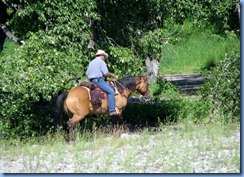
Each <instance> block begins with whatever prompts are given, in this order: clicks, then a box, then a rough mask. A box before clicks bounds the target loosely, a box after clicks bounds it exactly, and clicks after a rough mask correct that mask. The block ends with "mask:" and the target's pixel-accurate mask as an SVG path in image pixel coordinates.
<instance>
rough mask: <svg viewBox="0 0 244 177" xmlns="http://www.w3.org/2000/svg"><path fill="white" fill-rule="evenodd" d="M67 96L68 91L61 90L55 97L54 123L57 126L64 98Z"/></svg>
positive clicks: (60, 117)
mask: <svg viewBox="0 0 244 177" xmlns="http://www.w3.org/2000/svg"><path fill="white" fill-rule="evenodd" d="M67 96H68V92H63V93H61V94H60V95H59V96H58V98H57V102H56V110H55V124H56V125H57V126H61V120H62V115H63V114H62V113H63V108H64V101H65V100H66V98H67Z"/></svg>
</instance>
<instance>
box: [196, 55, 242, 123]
mask: <svg viewBox="0 0 244 177" xmlns="http://www.w3.org/2000/svg"><path fill="white" fill-rule="evenodd" d="M240 62H241V59H240V51H233V53H230V54H228V55H226V56H225V58H224V59H223V60H221V62H220V63H219V64H218V65H217V66H216V67H214V68H212V69H211V70H210V71H207V72H205V73H204V75H205V78H206V83H205V85H204V86H203V87H202V88H201V90H200V92H201V96H202V98H201V99H202V100H203V101H204V102H205V103H207V104H208V105H209V106H210V107H211V108H212V114H214V115H222V116H223V115H225V116H226V117H224V118H225V119H226V120H224V121H226V122H228V121H233V120H240V115H241V113H240V111H241V89H240V88H241V82H240V78H241V77H240V75H241V74H240V70H241V65H240Z"/></svg>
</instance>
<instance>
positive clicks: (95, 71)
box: [86, 50, 118, 116]
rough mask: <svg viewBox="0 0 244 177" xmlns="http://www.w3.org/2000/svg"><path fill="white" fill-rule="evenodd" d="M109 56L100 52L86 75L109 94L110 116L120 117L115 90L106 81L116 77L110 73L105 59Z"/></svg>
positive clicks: (89, 66) (90, 64)
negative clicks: (107, 78) (105, 79)
mask: <svg viewBox="0 0 244 177" xmlns="http://www.w3.org/2000/svg"><path fill="white" fill-rule="evenodd" d="M106 58H108V54H107V53H106V52H105V51H103V50H98V51H97V53H96V57H95V59H93V60H92V61H91V62H90V63H89V65H88V68H87V71H86V75H87V77H88V78H89V80H90V82H92V83H94V84H96V85H97V86H98V87H100V88H101V89H103V90H104V91H105V92H107V93H108V109H109V115H110V116H114V115H118V113H117V112H116V110H115V107H116V105H115V99H114V90H113V89H112V88H111V87H110V86H109V85H108V84H107V83H106V82H105V81H104V78H105V77H116V75H115V74H113V73H110V72H109V71H108V68H107V65H106V63H105V61H104V60H105V59H106Z"/></svg>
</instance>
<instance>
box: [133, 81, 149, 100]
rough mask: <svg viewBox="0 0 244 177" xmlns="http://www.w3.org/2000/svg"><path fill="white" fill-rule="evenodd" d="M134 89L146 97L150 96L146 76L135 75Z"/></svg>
mask: <svg viewBox="0 0 244 177" xmlns="http://www.w3.org/2000/svg"><path fill="white" fill-rule="evenodd" d="M136 90H137V91H138V92H139V93H140V94H141V95H142V96H144V97H146V98H148V97H149V96H150V93H149V89H148V78H147V76H139V77H136Z"/></svg>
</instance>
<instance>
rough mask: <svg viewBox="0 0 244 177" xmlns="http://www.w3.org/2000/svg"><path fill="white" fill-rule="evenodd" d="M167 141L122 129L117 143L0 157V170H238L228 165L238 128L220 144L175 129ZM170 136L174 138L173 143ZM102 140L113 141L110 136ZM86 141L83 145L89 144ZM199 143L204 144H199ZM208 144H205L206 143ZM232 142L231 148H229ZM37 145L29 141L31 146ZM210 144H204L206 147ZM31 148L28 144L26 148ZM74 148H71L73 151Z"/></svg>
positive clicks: (234, 151) (234, 150)
mask: <svg viewBox="0 0 244 177" xmlns="http://www.w3.org/2000/svg"><path fill="white" fill-rule="evenodd" d="M167 136H168V137H169V138H171V141H164V140H162V139H160V136H159V135H157V134H153V135H150V137H149V140H148V142H146V143H142V144H140V143H139V144H137V143H133V142H136V141H138V140H140V137H141V135H140V134H131V133H124V134H122V135H121V137H120V139H123V140H124V141H125V142H126V141H128V142H130V143H124V144H122V145H120V146H109V145H106V144H104V146H99V148H90V149H89V148H85V147H83V148H80V150H79V147H71V146H69V145H66V146H64V147H65V148H63V149H61V150H57V151H54V150H53V151H45V150H41V151H40V152H39V153H38V154H37V155H36V154H35V155H33V154H31V152H30V153H29V155H28V153H27V155H24V154H23V153H21V155H18V156H12V157H9V156H6V157H0V172H3V173H240V164H239V166H234V165H232V161H231V159H233V157H235V156H236V158H237V159H239V160H240V146H239V148H236V147H238V145H240V131H239V130H238V131H237V130H236V131H235V132H234V134H233V135H232V136H230V137H224V136H223V137H221V138H219V139H218V142H220V146H221V148H217V150H216V148H215V146H214V145H213V146H212V147H211V145H212V144H214V143H215V142H214V141H213V140H212V139H208V138H207V137H206V138H204V139H201V140H199V139H198V138H193V139H191V140H190V141H184V139H183V138H182V139H179V138H175V137H176V136H178V135H177V133H173V132H169V134H168V135H167ZM174 138H175V139H176V140H178V141H177V142H175V143H174ZM106 141H110V142H111V143H113V142H112V141H113V138H111V137H108V138H107V139H106ZM89 143H91V142H87V143H86V144H85V146H87V147H89ZM202 144H205V145H206V148H205V149H204V148H203V147H199V146H201V145H202ZM207 145H208V146H207ZM233 145H236V146H235V148H232V147H233ZM35 146H36V147H38V146H39V145H33V148H34V147H35ZM209 146H210V147H211V148H207V147H209ZM30 149H31V148H30ZM73 150H74V151H73Z"/></svg>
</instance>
